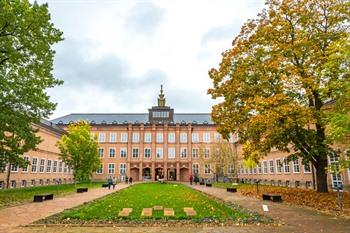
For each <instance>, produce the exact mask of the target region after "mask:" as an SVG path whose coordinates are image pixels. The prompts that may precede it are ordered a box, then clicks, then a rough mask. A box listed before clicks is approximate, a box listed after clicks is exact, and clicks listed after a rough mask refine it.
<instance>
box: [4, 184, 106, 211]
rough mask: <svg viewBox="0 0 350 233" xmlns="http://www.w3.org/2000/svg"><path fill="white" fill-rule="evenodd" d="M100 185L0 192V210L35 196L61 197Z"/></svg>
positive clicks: (54, 186) (17, 189)
mask: <svg viewBox="0 0 350 233" xmlns="http://www.w3.org/2000/svg"><path fill="white" fill-rule="evenodd" d="M101 184H102V183H100V182H96V183H80V184H77V185H76V186H75V185H74V184H61V185H50V186H36V187H28V188H16V189H5V190H0V208H2V207H6V206H11V205H14V204H18V203H23V202H28V201H32V200H33V196H34V195H35V194H42V193H53V194H54V196H62V195H67V194H70V193H74V192H76V189H77V188H81V187H86V188H89V189H92V188H98V187H101Z"/></svg>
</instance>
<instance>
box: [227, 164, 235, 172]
mask: <svg viewBox="0 0 350 233" xmlns="http://www.w3.org/2000/svg"><path fill="white" fill-rule="evenodd" d="M234 171H235V167H234V165H233V164H230V165H228V167H227V173H228V174H233V173H234Z"/></svg>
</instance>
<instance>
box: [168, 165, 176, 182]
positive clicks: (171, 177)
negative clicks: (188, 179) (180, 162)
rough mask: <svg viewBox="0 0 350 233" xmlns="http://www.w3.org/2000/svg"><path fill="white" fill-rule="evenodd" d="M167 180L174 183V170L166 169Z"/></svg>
mask: <svg viewBox="0 0 350 233" xmlns="http://www.w3.org/2000/svg"><path fill="white" fill-rule="evenodd" d="M167 180H171V181H175V180H176V169H175V168H168V172H167Z"/></svg>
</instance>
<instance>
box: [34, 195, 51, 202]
mask: <svg viewBox="0 0 350 233" xmlns="http://www.w3.org/2000/svg"><path fill="white" fill-rule="evenodd" d="M52 199H53V193H49V194H36V195H34V200H33V201H34V202H43V201H47V200H52Z"/></svg>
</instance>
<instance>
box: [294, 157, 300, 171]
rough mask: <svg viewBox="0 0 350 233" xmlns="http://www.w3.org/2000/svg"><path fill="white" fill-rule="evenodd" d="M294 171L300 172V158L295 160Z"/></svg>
mask: <svg viewBox="0 0 350 233" xmlns="http://www.w3.org/2000/svg"><path fill="white" fill-rule="evenodd" d="M293 172H294V173H299V172H300V169H299V160H298V159H294V160H293Z"/></svg>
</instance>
